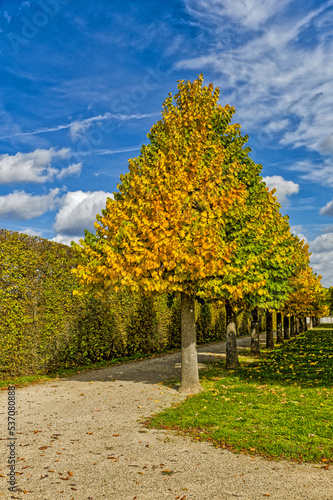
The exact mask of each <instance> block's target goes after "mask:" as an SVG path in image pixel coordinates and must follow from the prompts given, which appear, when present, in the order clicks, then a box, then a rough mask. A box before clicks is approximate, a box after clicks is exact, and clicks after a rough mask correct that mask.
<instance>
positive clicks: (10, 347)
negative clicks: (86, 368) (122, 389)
mask: <svg viewBox="0 0 333 500" xmlns="http://www.w3.org/2000/svg"><path fill="white" fill-rule="evenodd" d="M78 263H79V256H78V254H77V253H76V252H75V250H74V249H72V248H70V247H68V246H65V245H62V244H59V243H54V242H51V241H49V240H46V239H44V238H39V237H36V236H29V235H25V234H21V233H17V232H12V231H7V230H5V229H2V230H0V377H6V376H7V377H8V376H16V375H27V374H36V373H39V374H41V373H48V372H51V371H53V370H55V369H58V368H64V367H70V366H79V365H81V364H87V363H89V362H96V361H102V360H110V359H112V358H115V357H123V356H127V355H132V354H135V353H142V354H143V353H154V352H160V351H163V350H167V349H171V348H177V347H180V297H179V296H175V297H173V298H172V300H170V299H171V298H170V297H168V296H167V295H159V296H145V295H144V294H138V293H137V294H134V293H129V292H125V291H123V292H121V293H117V294H116V293H111V294H109V295H108V296H107V297H106V298H105V300H103V302H102V301H101V300H100V299H97V298H96V297H94V296H92V295H86V296H84V297H79V296H77V295H73V291H74V290H75V289H78V288H79V284H78V281H77V278H76V277H75V276H74V275H73V274H72V273H71V269H72V268H73V267H76V266H77V265H78ZM248 321H249V318H248V317H247V316H246V315H243V318H242V317H240V318H239V320H238V329H239V333H240V334H246V333H247V332H248ZM196 325H197V339H198V344H202V343H207V342H212V341H214V340H219V339H222V338H224V335H225V308H224V305H223V304H222V303H213V304H208V303H202V302H200V303H197V304H196Z"/></svg>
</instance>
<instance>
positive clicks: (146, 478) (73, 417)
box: [0, 338, 333, 500]
mask: <svg viewBox="0 0 333 500" xmlns="http://www.w3.org/2000/svg"><path fill="white" fill-rule="evenodd" d="M239 345H240V346H241V347H243V348H245V347H246V345H249V339H248V338H241V339H239ZM224 349H225V344H224V343H223V342H220V343H216V344H211V345H206V346H203V347H199V349H198V351H199V363H200V366H201V367H202V366H204V365H205V364H206V363H208V362H210V361H211V360H216V359H217V357H219V356H221V353H222V352H223V350H224ZM179 374H180V353H175V354H168V355H165V356H162V357H158V358H153V359H148V360H144V361H140V362H134V363H127V364H122V365H118V366H114V367H109V368H105V369H102V370H98V371H90V372H84V373H79V374H77V375H75V376H72V377H70V378H67V379H55V380H53V381H50V382H47V383H43V384H36V385H30V386H27V387H23V388H18V389H16V401H17V403H16V404H17V410H18V412H17V416H16V429H17V441H16V450H17V454H18V456H19V460H18V465H17V469H16V470H17V472H18V473H19V475H18V476H17V477H18V485H19V491H17V492H16V493H9V492H8V489H7V486H8V485H7V479H6V474H7V472H8V470H7V467H6V459H7V456H8V449H9V448H8V447H7V443H8V441H7V435H8V433H7V391H1V392H0V410H1V411H0V414H1V419H0V421H1V439H2V440H1V454H0V456H1V463H0V469H1V470H0V474H1V477H0V479H1V482H0V498H2V497H3V498H8V499H9V498H16V499H28V500H29V499H31V500H58V499H64V500H71V499H73V500H102V499H112V500H113V499H114V500H134V499H136V500H160V499H179V500H181V499H182V500H189V499H196V500H206V499H218V500H224V499H225V500H229V499H230V500H231V499H234V498H239V499H244V500H252V499H253V500H257V499H263V498H268V497H270V498H272V499H276V500H282V499H286V500H298V499H315V500H333V470H332V469H328V470H325V469H323V468H321V467H318V466H317V467H316V466H314V465H299V464H294V463H289V462H285V461H284V462H270V461H266V460H264V459H262V458H260V457H250V456H245V455H236V454H233V453H231V452H229V451H227V450H222V449H218V448H214V447H213V446H212V445H210V444H208V443H201V442H196V441H194V440H191V439H190V438H189V437H181V436H176V435H175V434H173V433H171V432H165V431H162V430H155V429H152V430H148V429H146V428H145V427H143V425H142V424H141V423H140V422H141V421H142V420H144V419H145V418H147V417H148V416H150V415H151V414H152V413H154V412H156V411H159V410H161V409H162V408H165V407H167V406H170V405H171V404H172V403H174V402H178V401H181V400H183V399H184V398H185V396H182V395H180V394H178V393H177V392H176V390H174V389H172V388H166V387H165V386H161V382H163V381H165V380H166V379H169V378H172V377H177V376H179ZM3 476H5V477H3Z"/></svg>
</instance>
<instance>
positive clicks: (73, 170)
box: [57, 162, 82, 180]
mask: <svg viewBox="0 0 333 500" xmlns="http://www.w3.org/2000/svg"><path fill="white" fill-rule="evenodd" d="M81 170H82V162H81V163H73V164H72V165H69V167H67V168H63V169H62V170H60V172H59V173H58V174H57V179H59V180H61V179H63V178H64V177H68V176H70V175H80V173H81Z"/></svg>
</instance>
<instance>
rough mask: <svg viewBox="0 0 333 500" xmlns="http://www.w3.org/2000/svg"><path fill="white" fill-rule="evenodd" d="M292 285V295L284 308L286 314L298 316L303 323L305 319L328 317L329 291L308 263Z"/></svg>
mask: <svg viewBox="0 0 333 500" xmlns="http://www.w3.org/2000/svg"><path fill="white" fill-rule="evenodd" d="M292 284H293V290H292V293H291V294H290V295H289V297H288V300H287V301H286V303H285V305H284V307H283V312H284V313H285V314H288V315H291V316H296V317H298V318H299V319H300V320H302V321H304V318H305V317H317V318H320V317H323V316H327V315H328V313H329V306H328V305H327V290H326V289H325V288H324V287H323V286H322V284H321V276H320V275H317V274H316V273H314V272H313V270H312V268H311V267H310V265H309V264H308V263H307V265H306V266H305V267H304V268H303V269H301V270H300V272H299V273H298V274H297V276H295V277H294V279H293V283H292Z"/></svg>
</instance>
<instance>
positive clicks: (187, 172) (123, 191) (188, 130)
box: [74, 75, 257, 393]
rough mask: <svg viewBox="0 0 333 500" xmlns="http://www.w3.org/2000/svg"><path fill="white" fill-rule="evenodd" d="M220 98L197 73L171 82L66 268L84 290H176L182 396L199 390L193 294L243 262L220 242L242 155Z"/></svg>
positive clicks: (231, 245)
mask: <svg viewBox="0 0 333 500" xmlns="http://www.w3.org/2000/svg"><path fill="white" fill-rule="evenodd" d="M218 97H219V90H218V89H215V90H214V89H213V85H212V84H210V85H209V86H208V87H205V86H203V77H202V75H200V76H199V78H198V79H197V80H195V81H194V82H193V83H191V82H184V81H181V82H179V85H178V93H177V94H176V95H175V96H174V97H172V95H171V94H169V96H168V98H167V99H166V100H165V102H164V104H163V111H162V119H161V120H159V121H158V122H157V123H156V124H155V125H154V126H153V127H152V129H151V131H150V133H149V134H148V138H149V140H150V142H149V143H148V144H147V145H144V146H142V148H141V152H140V155H139V156H138V157H137V158H134V159H131V160H129V172H128V173H127V174H125V175H122V176H121V177H120V180H121V182H120V183H119V184H118V192H117V193H114V198H113V199H112V198H108V200H107V203H106V209H104V210H102V215H98V216H97V222H96V223H95V228H96V234H95V235H94V234H92V233H89V232H88V231H86V233H85V239H84V240H81V241H80V245H75V246H76V248H77V249H78V250H79V252H80V253H81V254H82V255H84V256H85V257H86V258H87V260H86V264H83V265H81V266H79V267H78V268H77V270H75V271H74V272H75V273H76V274H77V275H78V276H79V278H80V280H81V282H82V283H83V284H84V285H85V287H86V290H87V291H88V290H90V289H95V290H96V291H98V290H104V291H105V290H108V289H113V290H115V291H117V290H120V289H121V288H128V289H130V290H133V291H139V290H143V291H145V292H147V293H163V292H165V293H175V292H179V293H180V294H181V325H182V375H181V386H180V390H181V391H182V392H187V393H195V392H198V391H199V390H201V386H200V383H199V376H198V366H197V353H196V334H195V322H194V299H195V296H198V297H202V298H208V299H209V298H216V297H218V296H222V297H223V293H222V294H221V281H220V280H219V277H221V276H226V275H227V274H228V273H230V272H232V273H233V275H235V273H236V272H239V273H241V274H242V273H244V272H245V271H246V268H247V266H248V263H246V264H245V266H243V267H244V269H243V268H242V266H239V265H237V267H236V268H235V267H233V268H232V269H231V267H230V266H228V263H230V257H231V255H232V253H233V252H234V251H235V248H236V243H235V242H234V241H233V240H232V239H230V238H229V237H228V234H229V233H228V231H227V229H228V228H227V223H228V221H227V216H226V214H227V213H229V214H230V213H232V210H233V208H234V207H236V205H237V210H239V209H241V207H242V206H244V204H245V197H246V186H245V184H244V182H242V178H241V177H242V176H240V175H236V172H238V169H239V165H240V163H239V162H238V161H237V157H238V156H241V155H242V154H243V155H244V153H243V151H242V148H241V149H240V151H239V148H238V146H239V143H237V144H236V146H237V147H235V138H236V137H237V136H238V130H239V125H237V124H236V125H231V124H230V121H231V117H232V114H233V111H234V110H233V109H232V108H230V106H228V105H226V106H225V107H222V106H221V105H218V104H217V101H218ZM237 148H238V149H237ZM247 167H249V165H247ZM235 210H236V209H235ZM237 210H236V211H237ZM222 286H223V284H222ZM256 286H257V284H256ZM249 288H251V287H250V286H249Z"/></svg>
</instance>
